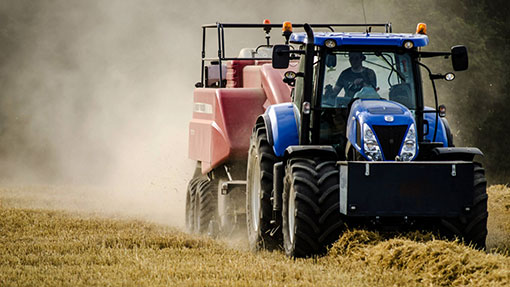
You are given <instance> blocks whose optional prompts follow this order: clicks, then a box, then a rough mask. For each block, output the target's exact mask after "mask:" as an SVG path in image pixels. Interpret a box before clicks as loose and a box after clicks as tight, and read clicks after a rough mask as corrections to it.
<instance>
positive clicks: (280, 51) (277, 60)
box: [273, 45, 290, 69]
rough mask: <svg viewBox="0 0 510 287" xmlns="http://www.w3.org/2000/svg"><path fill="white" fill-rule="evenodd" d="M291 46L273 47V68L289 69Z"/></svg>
mask: <svg viewBox="0 0 510 287" xmlns="http://www.w3.org/2000/svg"><path fill="white" fill-rule="evenodd" d="M289 50H290V48H289V46H287V45H274V47H273V68H275V69H287V68H288V67H289Z"/></svg>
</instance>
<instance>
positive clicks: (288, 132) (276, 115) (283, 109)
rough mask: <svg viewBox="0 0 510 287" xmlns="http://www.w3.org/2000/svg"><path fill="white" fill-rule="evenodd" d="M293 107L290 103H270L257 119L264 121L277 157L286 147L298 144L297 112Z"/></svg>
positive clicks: (281, 154)
mask: <svg viewBox="0 0 510 287" xmlns="http://www.w3.org/2000/svg"><path fill="white" fill-rule="evenodd" d="M295 109H296V108H295V106H294V104H292V103H283V104H277V105H271V106H269V107H268V108H267V110H266V112H265V113H264V114H263V115H262V116H261V117H259V119H258V120H261V119H262V120H263V121H264V124H265V126H266V130H267V137H268V141H269V144H270V145H271V146H272V147H273V151H274V153H275V155H276V156H278V157H281V156H283V154H284V152H285V149H286V148H287V147H289V146H291V145H298V144H299V135H298V123H299V118H298V117H299V114H298V113H296V111H295Z"/></svg>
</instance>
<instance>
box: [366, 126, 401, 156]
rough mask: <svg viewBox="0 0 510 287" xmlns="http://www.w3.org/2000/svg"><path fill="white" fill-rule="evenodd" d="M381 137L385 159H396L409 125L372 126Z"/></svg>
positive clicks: (379, 137)
mask: <svg viewBox="0 0 510 287" xmlns="http://www.w3.org/2000/svg"><path fill="white" fill-rule="evenodd" d="M372 127H373V128H374V132H375V134H376V135H377V138H378V139H379V144H380V145H381V148H382V152H383V154H384V159H385V160H395V157H396V156H397V155H398V152H399V151H400V146H401V145H402V141H403V140H404V136H405V133H406V131H407V126H406V125H403V126H376V125H374V126H372Z"/></svg>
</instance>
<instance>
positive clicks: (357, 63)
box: [349, 52, 365, 68]
mask: <svg viewBox="0 0 510 287" xmlns="http://www.w3.org/2000/svg"><path fill="white" fill-rule="evenodd" d="M363 60H365V56H363V53H361V52H349V63H351V66H352V67H353V68H359V67H361V63H362V62H363Z"/></svg>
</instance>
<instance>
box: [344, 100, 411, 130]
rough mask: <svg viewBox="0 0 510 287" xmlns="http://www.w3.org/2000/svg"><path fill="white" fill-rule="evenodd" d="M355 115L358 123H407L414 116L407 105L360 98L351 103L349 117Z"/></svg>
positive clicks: (409, 122)
mask: <svg viewBox="0 0 510 287" xmlns="http://www.w3.org/2000/svg"><path fill="white" fill-rule="evenodd" d="M352 117H356V118H357V120H359V121H360V124H363V123H367V124H369V125H383V126H391V125H409V124H411V123H414V117H413V115H412V114H411V112H410V111H409V109H407V107H405V106H403V105H401V104H399V103H396V102H392V101H386V100H379V99H377V100H375V99H365V100H363V99H360V100H357V101H355V102H354V103H353V105H352V107H351V112H350V117H349V119H352Z"/></svg>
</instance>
